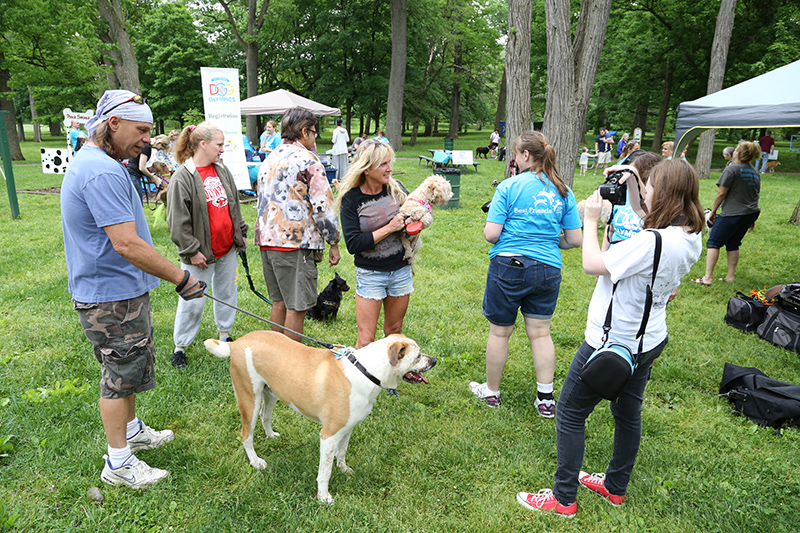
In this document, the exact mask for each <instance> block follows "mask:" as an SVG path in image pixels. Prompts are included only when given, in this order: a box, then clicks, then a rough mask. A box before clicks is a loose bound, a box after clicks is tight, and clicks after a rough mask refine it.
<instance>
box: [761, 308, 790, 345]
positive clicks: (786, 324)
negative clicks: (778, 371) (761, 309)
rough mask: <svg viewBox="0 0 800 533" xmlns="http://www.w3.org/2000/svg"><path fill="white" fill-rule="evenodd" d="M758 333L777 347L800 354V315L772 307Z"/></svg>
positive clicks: (768, 310)
mask: <svg viewBox="0 0 800 533" xmlns="http://www.w3.org/2000/svg"><path fill="white" fill-rule="evenodd" d="M756 333H757V334H758V336H759V337H761V338H762V339H764V340H765V341H769V342H771V343H772V344H774V345H776V346H780V347H781V348H786V349H787V350H792V351H793V352H797V353H800V315H796V314H794V313H792V312H791V311H787V310H786V309H785V308H784V307H782V306H780V305H770V306H769V309H767V316H766V318H765V319H764V322H763V323H762V324H761V325H760V326H758V329H757V330H756Z"/></svg>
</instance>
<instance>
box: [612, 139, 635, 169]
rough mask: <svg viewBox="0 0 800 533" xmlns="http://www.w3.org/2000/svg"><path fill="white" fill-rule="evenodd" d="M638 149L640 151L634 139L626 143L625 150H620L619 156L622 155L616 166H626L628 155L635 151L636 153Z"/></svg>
mask: <svg viewBox="0 0 800 533" xmlns="http://www.w3.org/2000/svg"><path fill="white" fill-rule="evenodd" d="M639 149H640V147H639V141H637V140H636V139H634V140H632V141H628V144H626V145H625V148H623V149H622V154H621V155H622V157H621V158H620V160H619V161H618V162H617V164H618V165H624V164H626V163H627V162H628V161H629V157H630V155H631V154H632V153H633V152H635V151H637V150H639Z"/></svg>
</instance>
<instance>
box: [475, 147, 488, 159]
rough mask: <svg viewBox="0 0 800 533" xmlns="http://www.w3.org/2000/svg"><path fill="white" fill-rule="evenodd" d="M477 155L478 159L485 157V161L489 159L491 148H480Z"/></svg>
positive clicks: (476, 150)
mask: <svg viewBox="0 0 800 533" xmlns="http://www.w3.org/2000/svg"><path fill="white" fill-rule="evenodd" d="M475 154H477V155H476V157H477V158H480V157H481V156H483V158H484V159H489V147H488V146H478V147H477V148H475Z"/></svg>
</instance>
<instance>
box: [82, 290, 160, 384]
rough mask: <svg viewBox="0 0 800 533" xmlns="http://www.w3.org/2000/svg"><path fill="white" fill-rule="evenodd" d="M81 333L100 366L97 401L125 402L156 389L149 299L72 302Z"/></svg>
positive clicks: (145, 297)
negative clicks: (130, 397)
mask: <svg viewBox="0 0 800 533" xmlns="http://www.w3.org/2000/svg"><path fill="white" fill-rule="evenodd" d="M73 305H74V307H75V310H76V311H77V312H78V317H79V318H80V321H81V326H83V332H84V333H85V334H86V337H87V338H88V339H89V342H91V343H92V346H93V347H94V356H95V358H96V359H97V361H98V362H99V363H100V364H101V365H102V369H101V378H100V397H101V398H106V399H110V400H115V399H118V398H126V397H128V396H131V395H133V394H136V393H139V392H144V391H146V390H150V389H153V388H155V386H156V375H155V346H154V343H153V317H152V315H151V312H150V296H149V294H144V295H142V296H139V297H137V298H132V299H130V300H122V301H119V302H103V303H93V304H84V303H80V302H76V301H74V300H73Z"/></svg>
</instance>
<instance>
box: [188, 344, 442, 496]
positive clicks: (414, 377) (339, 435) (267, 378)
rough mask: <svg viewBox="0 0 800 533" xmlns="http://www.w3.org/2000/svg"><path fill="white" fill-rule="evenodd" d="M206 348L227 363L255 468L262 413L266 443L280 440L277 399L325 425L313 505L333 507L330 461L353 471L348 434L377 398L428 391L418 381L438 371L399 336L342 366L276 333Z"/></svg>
mask: <svg viewBox="0 0 800 533" xmlns="http://www.w3.org/2000/svg"><path fill="white" fill-rule="evenodd" d="M204 344H205V347H206V349H207V350H208V351H209V352H211V353H212V354H214V355H216V356H217V357H230V359H231V365H230V373H231V381H233V390H234V393H235V394H236V402H237V403H238V404H239V413H240V414H241V417H242V435H241V437H242V444H243V445H244V450H245V452H246V453H247V458H248V459H249V460H250V465H251V466H252V467H253V468H255V469H257V470H261V469H263V468H266V466H267V463H266V462H265V461H264V460H263V459H261V458H260V457H258V455H256V452H255V450H254V449H253V431H254V430H255V426H256V420H257V419H258V415H259V411H260V414H261V424H262V426H264V431H266V433H267V438H273V437H278V436H279V434H278V433H276V432H274V431H273V430H272V410H273V409H274V407H275V404H276V403H277V400H278V399H279V398H280V399H281V401H283V403H285V404H286V405H288V406H289V407H291V408H292V409H294V410H295V411H297V412H298V413H300V414H302V415H304V416H306V417H308V418H310V419H312V420H316V421H317V422H319V423H320V424H322V430H321V431H320V439H319V450H320V453H319V472H318V474H317V496H316V497H317V499H318V500H320V501H322V502H325V503H333V497H332V496H331V495H330V492H328V481H329V480H330V477H331V470H332V468H333V461H334V459H336V461H337V465H338V467H339V469H340V470H341V471H343V472H351V471H352V470H351V469H350V468H349V467H348V466H347V463H346V462H345V454H346V453H347V444H348V442H349V440H350V434H351V433H352V431H353V428H354V427H355V426H356V424H358V423H359V422H361V421H362V420H364V419H365V418H366V417H367V415H369V414H370V412H371V411H372V405H373V403H374V402H375V398H377V397H378V394H379V393H380V392H381V390H382V389H384V388H389V389H394V388H396V387H397V384H398V382H399V381H400V380H401V379H404V380H405V381H408V382H410V383H427V380H426V379H425V378H424V377H422V374H421V373H422V372H425V371H427V370H430V369H431V368H433V366H434V365H435V364H436V359H434V358H433V357H431V356H429V355H425V354H423V353H421V352H420V349H419V346H418V345H417V343H416V342H414V341H413V340H411V339H409V338H408V337H404V336H403V335H390V336H388V337H386V338H384V339H381V340H379V341H375V342H373V343H371V344H369V345H368V346H365V347H364V348H361V349H359V350H354V349H349V348H348V349H345V353H344V355H343V356H341V357H340V358H337V357H336V355H334V353H333V352H332V351H330V350H326V349H323V348H312V347H309V346H305V345H303V344H301V343H299V342H296V341H294V340H291V339H289V338H288V337H287V336H286V335H283V334H282V333H278V332H274V331H254V332H252V333H248V334H247V335H244V336H243V337H240V338H238V339H236V340H235V341H233V342H231V343H225V342H220V341H218V340H216V339H208V340H207V341H205V343H204Z"/></svg>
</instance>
